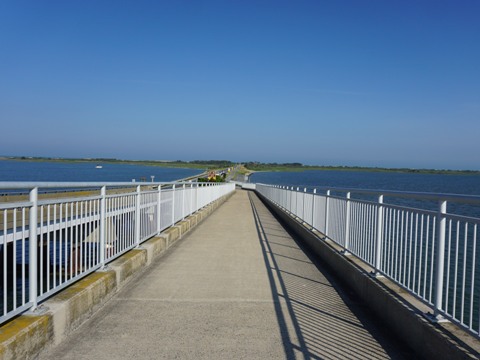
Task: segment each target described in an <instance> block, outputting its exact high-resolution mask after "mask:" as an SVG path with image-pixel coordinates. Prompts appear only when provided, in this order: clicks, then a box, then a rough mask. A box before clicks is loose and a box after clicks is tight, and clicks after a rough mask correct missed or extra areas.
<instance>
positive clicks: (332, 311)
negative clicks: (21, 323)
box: [40, 191, 410, 360]
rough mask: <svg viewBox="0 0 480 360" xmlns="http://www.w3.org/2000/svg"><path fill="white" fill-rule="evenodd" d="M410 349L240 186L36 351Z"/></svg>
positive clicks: (114, 355)
mask: <svg viewBox="0 0 480 360" xmlns="http://www.w3.org/2000/svg"><path fill="white" fill-rule="evenodd" d="M409 356H410V354H409V353H405V352H404V350H403V349H402V347H401V346H399V345H398V344H396V343H395V342H394V341H392V339H390V338H389V337H388V336H386V335H385V334H384V333H382V331H381V330H380V329H379V328H377V327H376V325H375V324H373V323H372V322H371V321H370V320H369V319H368V317H367V316H366V315H365V314H364V312H363V310H362V308H361V306H359V305H358V304H356V303H355V301H352V300H351V299H350V298H349V297H348V296H347V295H346V294H344V293H343V292H342V291H341V290H339V288H338V286H337V285H336V284H335V283H334V282H332V279H331V277H330V276H329V275H328V274H326V273H325V272H324V271H323V270H322V269H321V266H319V265H318V264H314V263H312V261H311V259H310V258H309V257H308V256H307V255H305V253H304V252H303V251H302V250H301V249H300V248H299V246H298V244H297V243H296V242H295V240H294V239H292V237H291V236H290V235H289V234H288V232H286V231H285V230H284V229H283V228H282V226H281V225H280V224H279V223H278V222H277V221H276V220H275V218H274V217H273V216H272V215H271V214H270V212H269V211H268V210H267V209H266V208H265V206H264V205H263V204H262V203H261V201H260V200H259V199H258V198H257V197H256V195H255V194H254V193H250V192H246V191H237V193H236V194H235V195H234V196H233V197H231V198H230V199H229V200H228V201H227V202H226V203H225V204H224V205H222V207H220V208H219V209H218V210H217V211H216V212H215V213H214V214H212V215H211V216H210V217H209V218H208V219H206V220H205V221H204V222H203V223H202V224H201V225H199V226H198V227H197V228H196V229H195V230H193V231H192V233H190V234H189V235H187V236H186V237H185V239H183V240H182V241H180V242H179V243H178V245H177V246H175V248H174V249H172V251H170V252H169V253H168V254H166V255H165V256H163V257H161V258H159V259H158V260H157V261H156V262H154V263H153V264H152V266H151V267H149V268H147V269H146V270H145V271H144V272H143V273H141V275H140V276H139V277H137V278H136V279H134V280H132V281H131V282H130V283H129V284H128V285H126V286H125V287H124V288H123V289H122V290H120V291H119V292H118V294H117V295H116V296H115V297H114V298H113V299H112V300H111V301H109V302H108V303H107V305H105V306H104V307H103V308H102V309H101V310H100V311H99V312H98V313H97V314H96V315H95V316H94V317H93V318H92V319H90V320H89V321H88V322H87V323H85V324H84V325H82V326H81V327H80V328H79V329H78V330H77V331H75V332H74V333H73V334H72V335H71V336H70V337H69V338H68V339H67V340H66V341H64V342H63V343H62V344H60V345H59V346H57V347H56V348H52V349H50V350H49V351H48V352H46V353H43V354H42V355H41V356H40V359H130V360H132V359H348V358H350V359H360V358H365V359H387V358H403V357H409Z"/></svg>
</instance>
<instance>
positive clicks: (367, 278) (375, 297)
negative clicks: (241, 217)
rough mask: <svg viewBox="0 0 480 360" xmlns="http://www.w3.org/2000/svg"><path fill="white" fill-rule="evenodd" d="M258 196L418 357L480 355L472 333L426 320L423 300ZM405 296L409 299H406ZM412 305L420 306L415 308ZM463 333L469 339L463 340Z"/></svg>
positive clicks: (475, 357) (467, 357) (440, 357)
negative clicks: (369, 268)
mask: <svg viewBox="0 0 480 360" xmlns="http://www.w3.org/2000/svg"><path fill="white" fill-rule="evenodd" d="M257 195H258V196H259V198H260V199H261V200H262V201H263V202H264V204H265V205H266V206H267V207H268V208H269V209H270V210H271V211H272V213H274V214H275V215H276V216H277V218H279V219H280V220H281V221H282V222H283V224H284V225H286V226H287V227H288V228H289V229H290V230H291V231H292V232H293V233H295V234H296V235H297V236H298V237H299V238H300V239H301V240H302V241H303V242H304V244H306V245H307V247H308V248H310V249H311V250H312V252H313V253H314V254H315V255H316V256H317V257H318V258H319V259H320V260H321V261H322V263H323V264H325V265H326V266H327V267H329V268H330V269H331V270H332V273H333V274H335V276H336V277H338V279H339V280H340V281H341V282H343V283H344V284H345V285H346V286H347V287H349V288H350V289H352V290H353V291H354V292H355V293H356V294H357V295H358V296H359V297H360V298H361V299H362V301H363V302H364V303H365V305H367V306H368V307H369V308H370V309H371V310H372V311H373V313H375V315H376V316H377V317H378V318H379V319H381V320H382V322H383V323H384V324H385V326H386V327H388V328H390V330H391V331H393V332H394V333H395V334H397V336H398V337H399V338H400V339H402V340H403V341H404V342H405V343H406V344H407V345H408V346H409V347H411V348H412V350H413V351H414V352H415V353H416V354H417V356H419V357H420V358H427V359H478V358H480V353H479V352H478V349H477V347H478V345H479V343H478V340H476V339H474V338H473V336H471V335H469V334H465V332H463V331H461V330H460V329H453V327H455V326H454V325H453V324H451V326H450V329H449V330H447V329H446V327H445V326H443V325H442V324H440V323H433V322H431V321H428V320H427V319H426V318H425V317H424V315H423V314H424V310H425V308H426V306H424V305H423V303H420V304H419V301H417V300H416V299H415V298H414V297H413V296H411V295H407V293H406V292H405V291H404V290H403V289H402V290H400V289H401V288H399V286H398V285H396V284H394V283H393V282H391V281H390V280H388V279H386V278H378V279H377V278H375V277H372V276H371V275H370V274H369V272H368V271H366V270H365V267H364V268H362V267H361V266H359V264H358V263H359V262H361V260H359V259H357V258H356V257H354V256H345V255H343V254H341V253H340V252H339V249H338V247H337V246H334V245H332V244H331V242H330V241H325V240H323V239H321V238H320V237H319V236H318V235H319V233H318V232H312V231H310V229H308V228H307V227H305V226H304V225H302V224H301V223H300V222H299V221H298V220H296V219H294V218H293V217H292V216H290V215H289V214H287V213H286V212H284V211H283V210H282V209H280V208H279V207H277V206H276V205H274V204H272V203H270V202H269V201H268V200H267V199H265V198H264V197H263V196H262V195H260V194H258V193H257ZM406 298H408V299H409V300H410V301H406ZM413 304H416V305H419V306H418V307H416V306H414V305H413ZM455 328H456V327H455ZM452 330H453V332H452ZM455 330H456V331H455ZM456 333H461V335H457V334H456ZM462 335H463V336H462ZM465 335H466V336H467V337H468V338H469V340H470V341H468V342H467V341H465ZM462 337H463V339H462ZM470 338H471V339H470ZM471 344H473V346H474V347H472V346H471ZM475 344H476V346H475Z"/></svg>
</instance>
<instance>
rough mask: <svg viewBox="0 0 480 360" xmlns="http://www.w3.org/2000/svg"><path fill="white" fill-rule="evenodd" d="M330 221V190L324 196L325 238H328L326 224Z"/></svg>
mask: <svg viewBox="0 0 480 360" xmlns="http://www.w3.org/2000/svg"><path fill="white" fill-rule="evenodd" d="M329 221H330V190H327V192H326V194H325V237H326V238H327V237H328V230H329V229H328V222H329Z"/></svg>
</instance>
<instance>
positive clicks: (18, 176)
mask: <svg viewBox="0 0 480 360" xmlns="http://www.w3.org/2000/svg"><path fill="white" fill-rule="evenodd" d="M99 165H101V166H102V168H101V169H97V168H96V164H94V163H91V162H85V163H61V162H46V161H45V162H43V161H42V162H35V161H14V160H1V161H0V181H69V182H70V181H84V182H87V181H89V182H92V181H93V182H104V181H107V182H118V181H120V182H130V181H132V180H133V179H135V180H136V181H140V180H141V179H142V178H144V179H145V180H146V181H148V182H150V181H151V176H155V178H154V181H158V182H163V181H174V180H178V179H182V178H185V177H189V176H193V175H196V174H200V173H201V172H202V171H201V170H198V169H179V168H165V167H159V166H145V165H130V164H110V163H106V164H102V163H99Z"/></svg>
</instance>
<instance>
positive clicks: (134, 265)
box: [108, 249, 147, 287]
mask: <svg viewBox="0 0 480 360" xmlns="http://www.w3.org/2000/svg"><path fill="white" fill-rule="evenodd" d="M146 265H147V250H145V249H133V250H130V251H129V252H127V253H125V254H123V255H122V256H120V257H119V258H118V259H116V260H114V261H112V262H111V263H109V264H108V267H109V268H110V269H112V270H113V271H115V273H116V279H117V280H116V283H117V287H121V286H122V285H123V284H124V283H125V282H126V281H127V280H128V278H129V277H130V276H132V275H133V274H135V273H136V272H137V271H138V270H139V269H141V268H143V267H145V266H146Z"/></svg>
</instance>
